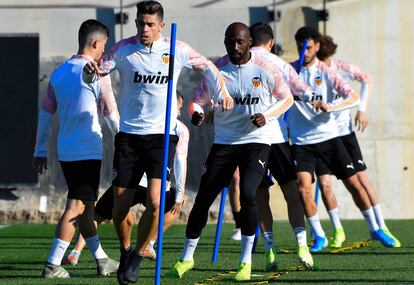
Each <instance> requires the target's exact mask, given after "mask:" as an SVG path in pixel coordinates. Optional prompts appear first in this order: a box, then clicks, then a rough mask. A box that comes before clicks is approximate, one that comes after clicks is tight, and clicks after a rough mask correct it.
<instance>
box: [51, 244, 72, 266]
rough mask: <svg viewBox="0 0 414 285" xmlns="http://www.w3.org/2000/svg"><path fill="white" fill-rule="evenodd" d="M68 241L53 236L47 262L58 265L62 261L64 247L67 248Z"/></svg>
mask: <svg viewBox="0 0 414 285" xmlns="http://www.w3.org/2000/svg"><path fill="white" fill-rule="evenodd" d="M69 245H70V242H67V241H64V240H61V239H58V238H55V239H54V240H53V245H52V249H51V250H50V253H49V257H48V258H47V262H49V263H51V264H54V265H60V264H61V263H62V258H63V256H64V255H65V251H66V249H68V247H69Z"/></svg>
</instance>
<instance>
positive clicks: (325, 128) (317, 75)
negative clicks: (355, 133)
mask: <svg viewBox="0 0 414 285" xmlns="http://www.w3.org/2000/svg"><path fill="white" fill-rule="evenodd" d="M295 64H297V62H294V63H292V65H295ZM299 76H300V77H301V78H302V79H303V81H304V82H305V83H306V84H307V85H308V86H309V87H310V88H311V89H312V92H313V99H315V100H321V101H323V102H324V103H326V104H327V105H328V106H329V107H330V110H331V111H330V112H322V111H321V112H319V113H318V114H316V115H315V116H313V117H312V118H311V119H308V118H307V117H306V115H305V114H304V112H303V111H302V110H306V109H307V110H309V111H310V110H313V106H312V104H311V103H310V102H303V101H299V100H295V103H294V104H293V107H292V108H291V109H290V110H289V115H288V120H287V122H288V127H289V131H290V137H291V140H292V144H298V145H307V144H314V143H319V142H323V141H327V140H330V139H332V138H334V137H337V136H338V135H339V132H338V128H337V125H336V122H335V118H334V116H333V115H332V112H334V111H337V110H343V109H346V108H350V107H352V106H354V105H356V104H358V100H359V97H358V96H357V95H356V94H355V93H354V91H353V90H352V88H351V86H350V85H349V84H347V83H346V82H345V81H344V80H343V79H342V78H341V77H340V76H339V75H338V74H336V73H335V72H334V71H333V70H331V69H330V68H329V67H328V66H327V65H326V64H324V63H323V62H321V61H319V60H318V59H316V61H315V63H314V64H313V65H312V66H310V67H305V66H302V68H301V69H300V73H299ZM334 89H335V90H337V92H338V95H339V96H341V97H343V98H344V100H342V101H341V102H337V101H336V102H334V99H335V94H334V91H333V90H334Z"/></svg>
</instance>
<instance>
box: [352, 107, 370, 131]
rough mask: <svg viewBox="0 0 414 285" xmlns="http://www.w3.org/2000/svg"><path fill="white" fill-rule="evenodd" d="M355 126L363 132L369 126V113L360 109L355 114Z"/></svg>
mask: <svg viewBox="0 0 414 285" xmlns="http://www.w3.org/2000/svg"><path fill="white" fill-rule="evenodd" d="M355 127H357V129H358V131H361V132H363V131H364V130H365V129H366V128H367V127H368V116H367V113H365V112H361V111H358V112H357V114H356V116H355Z"/></svg>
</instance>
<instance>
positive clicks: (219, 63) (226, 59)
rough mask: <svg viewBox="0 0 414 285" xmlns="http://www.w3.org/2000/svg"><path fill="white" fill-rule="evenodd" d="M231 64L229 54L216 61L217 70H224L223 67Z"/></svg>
mask: <svg viewBox="0 0 414 285" xmlns="http://www.w3.org/2000/svg"><path fill="white" fill-rule="evenodd" d="M229 63H230V58H229V56H228V55H227V54H226V55H224V56H222V57H219V58H218V59H216V60H214V65H215V66H217V68H219V69H220V68H222V67H223V66H226V65H228V64H229Z"/></svg>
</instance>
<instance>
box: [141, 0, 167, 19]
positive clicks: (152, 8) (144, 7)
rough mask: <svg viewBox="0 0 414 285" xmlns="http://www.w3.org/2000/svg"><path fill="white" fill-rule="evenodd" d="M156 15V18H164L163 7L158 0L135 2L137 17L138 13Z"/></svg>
mask: <svg viewBox="0 0 414 285" xmlns="http://www.w3.org/2000/svg"><path fill="white" fill-rule="evenodd" d="M145 14H149V15H157V16H158V18H159V19H160V20H161V21H163V20H164V8H163V7H162V5H161V4H160V2H158V1H155V0H145V1H141V2H138V3H137V18H138V16H139V15H145Z"/></svg>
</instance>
